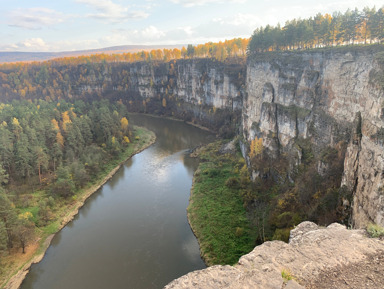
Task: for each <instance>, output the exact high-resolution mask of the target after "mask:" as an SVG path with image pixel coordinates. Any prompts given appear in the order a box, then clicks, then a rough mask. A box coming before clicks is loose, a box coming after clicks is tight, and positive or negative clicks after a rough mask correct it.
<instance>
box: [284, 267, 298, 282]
mask: <svg viewBox="0 0 384 289" xmlns="http://www.w3.org/2000/svg"><path fill="white" fill-rule="evenodd" d="M281 277H282V278H283V280H284V283H287V282H288V281H290V280H295V278H294V277H293V276H292V274H291V272H289V270H286V269H283V270H282V271H281Z"/></svg>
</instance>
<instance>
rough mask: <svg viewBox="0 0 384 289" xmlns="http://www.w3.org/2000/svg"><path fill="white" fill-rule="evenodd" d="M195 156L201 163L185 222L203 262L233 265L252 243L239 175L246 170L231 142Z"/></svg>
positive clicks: (195, 176) (220, 142) (208, 148)
mask: <svg viewBox="0 0 384 289" xmlns="http://www.w3.org/2000/svg"><path fill="white" fill-rule="evenodd" d="M229 147H231V148H229ZM228 148H229V149H228ZM197 155H198V156H199V158H200V159H201V160H202V162H201V163H200V165H199V168H198V169H197V170H196V172H195V175H194V178H193V185H192V189H191V196H190V203H189V206H188V209H187V212H188V221H189V223H190V226H191V228H192V231H193V232H194V234H195V236H196V237H197V239H198V241H199V245H200V253H201V257H202V258H203V260H204V262H205V263H206V265H208V266H212V265H217V264H229V265H233V264H234V263H236V262H237V261H238V259H239V258H240V257H241V256H242V255H244V254H246V253H248V252H250V251H251V250H252V249H253V248H254V245H255V243H254V239H255V238H254V237H253V236H254V233H253V232H252V231H251V229H250V222H249V221H248V219H247V216H246V210H245V209H244V207H243V203H242V197H241V196H242V195H241V194H242V193H244V189H243V187H244V185H245V184H243V183H242V182H246V179H247V178H246V176H242V175H244V174H245V173H246V172H247V170H246V169H245V170H244V165H245V163H244V160H243V158H242V157H241V154H240V152H238V151H237V150H236V148H235V146H234V144H233V143H232V145H231V146H228V145H225V144H224V142H222V141H217V142H215V143H212V144H209V145H208V146H206V147H204V148H202V149H200V150H199V151H198V152H197Z"/></svg>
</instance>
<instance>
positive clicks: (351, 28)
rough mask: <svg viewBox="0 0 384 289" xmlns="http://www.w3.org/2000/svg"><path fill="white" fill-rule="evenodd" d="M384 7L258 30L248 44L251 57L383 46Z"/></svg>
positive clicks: (312, 18) (288, 22)
mask: <svg viewBox="0 0 384 289" xmlns="http://www.w3.org/2000/svg"><path fill="white" fill-rule="evenodd" d="M383 39H384V7H382V8H380V9H377V10H376V8H375V7H373V8H369V7H365V8H364V9H363V10H362V11H359V10H358V9H357V8H355V9H354V10H351V9H348V10H347V11H346V12H345V13H341V12H334V13H333V14H332V15H330V14H324V15H323V14H321V13H318V14H316V16H315V17H310V18H307V19H301V18H299V19H293V20H289V21H287V22H286V23H285V25H284V26H281V25H280V24H277V25H276V26H271V25H267V26H265V27H259V28H257V29H256V30H255V31H254V32H253V35H252V37H251V39H250V41H249V46H248V51H247V52H248V55H252V54H253V53H258V52H266V51H278V50H294V49H310V48H321V47H332V46H339V45H351V44H352V45H353V44H373V43H382V41H383Z"/></svg>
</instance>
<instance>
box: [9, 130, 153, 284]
mask: <svg viewBox="0 0 384 289" xmlns="http://www.w3.org/2000/svg"><path fill="white" fill-rule="evenodd" d="M134 129H135V135H136V136H138V138H137V139H135V140H134V141H132V143H131V145H130V146H128V148H127V150H126V151H125V152H124V153H123V154H121V157H120V158H119V159H116V160H114V162H113V163H112V164H111V166H113V169H112V170H110V171H109V172H107V173H106V175H104V176H102V177H101V178H100V180H99V181H97V182H95V183H93V184H92V185H91V186H89V187H87V188H85V189H83V190H81V191H80V192H78V193H77V194H76V198H75V199H73V202H71V203H70V204H69V205H68V206H66V207H65V208H61V210H60V212H62V214H60V216H59V217H58V218H57V220H55V221H54V222H53V223H52V224H50V225H52V227H53V228H54V229H52V228H51V230H53V232H49V231H51V230H42V231H40V234H39V235H38V236H37V238H36V240H35V242H33V243H31V244H30V245H29V246H28V247H27V254H24V255H21V254H15V255H11V256H8V257H7V259H6V261H7V263H9V264H10V265H9V266H7V267H6V270H7V271H6V272H3V275H4V277H3V279H4V281H3V284H1V286H2V287H1V288H2V289H17V288H19V286H20V285H21V283H22V281H23V280H24V278H25V276H26V274H27V273H28V272H29V268H30V266H31V265H32V264H34V263H38V262H40V261H41V259H42V258H43V257H44V254H45V252H46V250H47V248H48V247H49V244H50V242H51V240H52V238H53V236H54V235H55V234H56V233H57V232H59V231H60V230H61V229H62V228H63V227H65V225H66V224H68V223H69V222H70V221H71V220H73V218H74V217H75V216H76V215H77V214H78V212H79V209H80V208H81V207H82V206H83V205H84V203H85V202H86V200H87V199H88V198H89V197H90V196H91V195H92V194H93V193H95V192H96V191H97V190H98V189H100V188H101V187H102V186H103V185H104V184H105V183H106V182H107V181H108V180H109V179H110V178H111V177H112V176H113V175H114V174H115V173H116V172H117V171H118V169H119V168H120V167H121V166H122V165H123V164H124V162H125V161H126V160H128V159H129V158H131V157H132V156H133V155H135V154H137V153H139V152H141V151H143V150H144V149H146V148H147V147H149V146H150V145H152V144H153V143H154V142H155V140H156V136H155V135H154V133H153V132H150V131H148V130H147V129H145V128H141V127H135V128H134ZM50 225H48V226H47V227H49V226H50ZM25 255H26V256H27V257H26V256H25ZM12 256H13V257H14V258H12ZM20 256H21V257H24V258H16V257H20Z"/></svg>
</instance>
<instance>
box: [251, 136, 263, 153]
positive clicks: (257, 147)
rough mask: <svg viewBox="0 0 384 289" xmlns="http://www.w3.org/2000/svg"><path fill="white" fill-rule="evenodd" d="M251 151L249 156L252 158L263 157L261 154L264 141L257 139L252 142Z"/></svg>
mask: <svg viewBox="0 0 384 289" xmlns="http://www.w3.org/2000/svg"><path fill="white" fill-rule="evenodd" d="M250 149H251V151H250V153H249V156H250V157H251V158H254V157H256V156H259V155H261V153H262V152H263V139H262V138H257V137H255V139H254V140H252V141H251V147H250Z"/></svg>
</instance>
